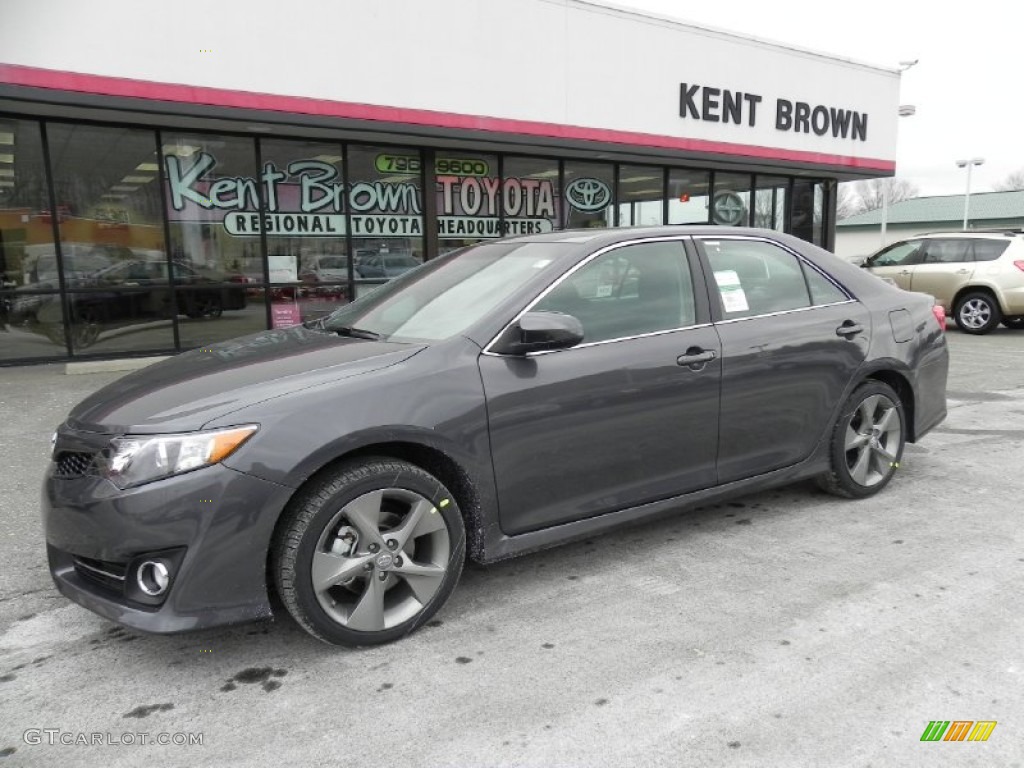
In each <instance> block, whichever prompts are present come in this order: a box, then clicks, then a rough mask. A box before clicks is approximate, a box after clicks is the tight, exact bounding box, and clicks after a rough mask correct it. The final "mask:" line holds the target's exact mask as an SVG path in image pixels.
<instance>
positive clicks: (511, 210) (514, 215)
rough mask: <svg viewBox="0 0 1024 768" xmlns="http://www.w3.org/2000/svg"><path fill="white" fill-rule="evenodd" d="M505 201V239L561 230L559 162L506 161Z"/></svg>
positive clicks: (504, 168) (503, 197) (503, 194)
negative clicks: (506, 236) (559, 225)
mask: <svg viewBox="0 0 1024 768" xmlns="http://www.w3.org/2000/svg"><path fill="white" fill-rule="evenodd" d="M503 173H504V179H502V190H501V193H502V194H501V201H502V206H503V212H504V214H505V235H508V236H514V235H535V234H541V233H543V232H550V231H552V230H553V229H555V228H556V227H557V226H558V222H559V215H560V210H561V204H562V203H561V197H560V194H561V192H560V190H559V189H558V161H557V160H552V159H547V158H541V157H537V158H534V157H506V158H505V163H504V167H503Z"/></svg>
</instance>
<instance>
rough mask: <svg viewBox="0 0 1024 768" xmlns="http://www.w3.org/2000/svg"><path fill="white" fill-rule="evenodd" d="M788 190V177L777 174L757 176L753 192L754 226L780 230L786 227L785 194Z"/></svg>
mask: <svg viewBox="0 0 1024 768" xmlns="http://www.w3.org/2000/svg"><path fill="white" fill-rule="evenodd" d="M788 191H789V179H786V178H782V177H779V176H758V177H757V189H756V191H755V193H754V226H755V227H763V228H764V229H775V230H778V231H779V232H782V231H784V230H785V229H786V194H787V192H788Z"/></svg>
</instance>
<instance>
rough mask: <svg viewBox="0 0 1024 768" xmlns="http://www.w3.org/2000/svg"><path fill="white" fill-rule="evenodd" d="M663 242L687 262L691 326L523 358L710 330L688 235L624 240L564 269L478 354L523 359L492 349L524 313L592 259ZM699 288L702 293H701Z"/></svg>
mask: <svg viewBox="0 0 1024 768" xmlns="http://www.w3.org/2000/svg"><path fill="white" fill-rule="evenodd" d="M664 242H678V243H679V244H680V246H681V248H682V255H683V258H684V259H685V260H686V264H687V266H688V267H689V270H690V281H691V283H692V285H693V294H694V296H693V303H694V322H693V323H692V324H691V325H684V326H680V327H678V328H666V329H664V330H661V331H651V332H649V333H639V334H635V335H631V336H618V337H616V338H613V339H601V340H600V341H585V342H583V343H581V344H577V345H575V346H572V347H567V348H565V349H549V350H541V351H538V352H527V353H526V355H525V357H528V358H531V357H539V356H541V355H552V354H564V353H566V352H572V351H573V350H577V349H587V348H589V347H597V346H602V345H605V344H618V343H619V342H622V341H632V340H633V339H644V338H648V337H650V336H662V335H664V334H666V333H676V332H678V331H686V330H691V329H694V328H709V327H710V326H711V309H710V306H709V302H708V292H707V290H706V287H707V281H706V278H705V276H704V266H703V263H702V262H701V260H700V258H699V257H698V254H697V251H696V250H695V249H694V247H693V238H692V237H691V236H690V235H663V236H660V237H641V238H636V239H633V240H623V241H621V242H617V243H612V244H610V245H606V246H603V247H601V248H598V249H597V250H596V251H594V252H593V253H589V254H587V255H586V256H585V257H583V258H582V259H580V260H579V261H577V262H576V263H575V264H573V265H572V266H571V267H569V268H568V269H566V270H565V271H564V272H563V273H562V274H560V275H559V276H558V277H556V278H555V279H554V280H552V281H551V282H550V283H548V285H547V286H545V288H544V289H543V290H542V291H541V292H540V293H538V294H537V295H536V296H534V297H533V298H532V299H530V301H528V302H527V304H526V306H525V307H523V308H522V309H521V310H519V311H518V312H516V314H515V316H514V317H513V318H512V319H511V320H509V321H508V322H507V323H505V325H503V326H502V328H501V330H500V331H499V332H498V333H496V334H495V335H494V337H493V338H492V339H491V340H490V341H489V342H487V344H485V345H484V349H483V352H481V354H483V355H487V356H488V357H506V358H507V357H524V356H523V355H508V354H504V353H501V352H495V351H493V350H492V347H493V346H494V344H495V343H497V341H498V340H499V339H500V338H501V337H502V336H503V335H504V334H505V332H506V331H508V329H509V328H511V327H512V326H513V325H514V324H516V323H518V322H519V320H520V319H521V318H522V316H523V315H525V314H526V313H527V312H530V311H532V310H533V308H534V307H535V306H536V305H537V304H539V303H540V302H541V301H542V300H543V299H544V298H545V297H546V296H547V295H548V294H549V293H551V292H553V291H554V290H556V289H557V288H558V287H559V286H560V285H561V284H562V283H563V282H564V281H566V280H568V279H569V278H570V277H571V276H572V275H574V274H575V273H576V272H577V271H579V270H580V269H583V268H584V267H585V266H587V265H588V264H589V263H590V262H592V261H593V260H594V259H597V258H600V257H601V256H603V255H605V254H607V253H610V252H611V251H615V250H618V249H620V248H624V247H626V246H630V245H643V244H645V243H664ZM702 286H703V287H704V288H705V290H701V288H702Z"/></svg>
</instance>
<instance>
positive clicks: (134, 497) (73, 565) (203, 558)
mask: <svg viewBox="0 0 1024 768" xmlns="http://www.w3.org/2000/svg"><path fill="white" fill-rule="evenodd" d="M292 492H293V491H292V489H288V488H284V487H283V486H279V485H276V484H275V483H271V482H268V481H266V480H260V479H258V478H255V477H252V476H250V475H246V474H243V473H240V472H237V471H235V470H232V469H228V468H227V467H224V466H221V465H216V466H213V467H207V468H205V469H201V470H198V471H195V472H190V473H188V474H185V475H180V476H178V477H173V478H169V479H166V480H161V481H157V482H155V483H150V484H148V485H144V486H141V487H139V488H134V489H130V490H127V491H120V490H118V489H117V488H116V487H115V486H114V485H113V484H111V483H110V482H108V481H106V480H104V479H102V478H98V477H77V478H71V479H62V478H57V477H54V476H53V473H52V471H51V472H50V473H48V475H47V477H46V479H45V481H44V486H43V494H42V511H43V523H44V527H45V531H46V544H47V554H48V558H49V564H50V573H51V575H52V576H53V580H54V582H55V584H56V585H57V588H58V589H59V590H60V592H61V593H62V594H63V595H65V596H66V597H68V598H69V599H71V600H73V601H74V602H76V603H78V604H79V605H81V606H83V607H85V608H88V609H89V610H91V611H93V612H94V613H97V614H99V615H101V616H103V617H105V618H107V619H110V620H112V621H116V622H118V623H120V624H124V625H126V626H129V627H132V628H133V629H137V630H141V631H144V632H155V633H166V632H182V631H186V630H193V629H202V628H206V627H214V626H219V625H222V624H232V623H238V622H243V621H251V620H255V619H260V618H265V617H269V616H270V615H271V609H270V602H269V599H268V590H267V583H266V571H267V569H266V563H267V553H268V549H269V546H270V540H271V537H272V535H273V530H274V525H275V524H276V522H277V518H278V516H279V514H280V512H281V510H282V509H283V507H284V505H285V504H286V503H287V500H288V498H289V497H290V495H291V493H292ZM164 552H174V553H177V554H178V555H179V557H178V560H177V563H178V565H177V566H176V568H175V569H174V571H173V573H172V574H171V581H170V586H169V588H168V590H167V592H166V593H165V594H164V595H162V596H161V597H162V600H160V601H158V602H157V603H156V604H146V603H144V602H141V601H139V600H138V599H133V590H132V588H131V587H132V584H133V583H134V576H135V574H134V572H133V571H132V568H131V565H132V564H133V562H134V563H138V562H140V558H141V559H145V557H144V556H147V555H150V554H154V553H156V554H159V553H164ZM119 576H120V577H121V580H119V579H118V577H119ZM136 594H138V593H137V592H136Z"/></svg>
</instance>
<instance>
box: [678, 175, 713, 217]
mask: <svg viewBox="0 0 1024 768" xmlns="http://www.w3.org/2000/svg"><path fill="white" fill-rule="evenodd" d="M710 185H711V174H710V173H708V172H707V171H691V170H688V169H686V168H670V169H669V172H668V223H669V224H707V223H708V222H709V221H710V217H711V211H710V208H711V204H710V200H709V199H708V190H709V187H710Z"/></svg>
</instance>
